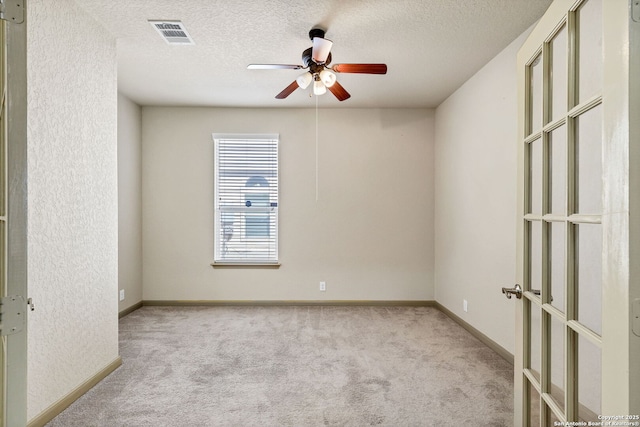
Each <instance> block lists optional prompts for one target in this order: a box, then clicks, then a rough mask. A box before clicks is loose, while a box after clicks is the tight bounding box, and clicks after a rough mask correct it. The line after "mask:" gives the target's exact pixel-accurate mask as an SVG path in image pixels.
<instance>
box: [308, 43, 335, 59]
mask: <svg viewBox="0 0 640 427" xmlns="http://www.w3.org/2000/svg"><path fill="white" fill-rule="evenodd" d="M331 46H333V42H332V41H331V40H327V39H323V38H320V37H314V38H313V50H312V53H311V55H312V58H311V59H313V62H315V63H316V64H318V65H322V64H324V63H325V62H327V58H328V57H329V53H330V52H331Z"/></svg>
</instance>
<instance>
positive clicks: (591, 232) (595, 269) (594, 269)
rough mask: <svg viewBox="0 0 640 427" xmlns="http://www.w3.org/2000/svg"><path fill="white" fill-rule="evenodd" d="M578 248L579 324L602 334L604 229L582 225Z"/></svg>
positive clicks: (578, 234) (598, 226)
mask: <svg viewBox="0 0 640 427" xmlns="http://www.w3.org/2000/svg"><path fill="white" fill-rule="evenodd" d="M577 239H578V242H577V249H578V278H577V279H578V280H577V284H578V321H580V323H582V324H584V325H585V326H587V327H588V328H590V329H591V330H593V331H594V332H596V333H598V334H601V333H602V226H601V225H600V224H580V225H579V226H578V233H577Z"/></svg>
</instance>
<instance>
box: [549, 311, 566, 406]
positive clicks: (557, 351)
mask: <svg viewBox="0 0 640 427" xmlns="http://www.w3.org/2000/svg"><path fill="white" fill-rule="evenodd" d="M550 393H551V396H553V398H554V399H555V401H556V402H557V403H558V406H560V407H561V408H564V323H563V322H560V321H559V320H556V319H554V318H553V317H552V318H551V390H550Z"/></svg>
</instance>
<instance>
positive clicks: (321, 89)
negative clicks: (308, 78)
mask: <svg viewBox="0 0 640 427" xmlns="http://www.w3.org/2000/svg"><path fill="white" fill-rule="evenodd" d="M325 93H327V87H326V86H325V85H324V83H322V82H321V81H320V80H316V81H315V82H313V94H314V95H324V94H325Z"/></svg>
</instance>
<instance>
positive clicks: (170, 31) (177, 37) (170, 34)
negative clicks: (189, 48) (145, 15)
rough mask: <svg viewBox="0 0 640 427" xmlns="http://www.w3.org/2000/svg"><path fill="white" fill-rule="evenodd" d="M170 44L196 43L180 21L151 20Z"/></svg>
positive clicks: (150, 22)
mask: <svg viewBox="0 0 640 427" xmlns="http://www.w3.org/2000/svg"><path fill="white" fill-rule="evenodd" d="M149 24H151V25H152V26H153V28H155V29H156V31H157V32H158V33H159V34H160V35H161V36H162V38H163V39H164V41H166V42H167V43H168V44H195V43H194V42H193V39H192V38H191V36H190V35H189V33H188V32H187V29H186V28H185V27H184V24H183V23H182V22H180V21H151V20H150V21H149Z"/></svg>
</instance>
